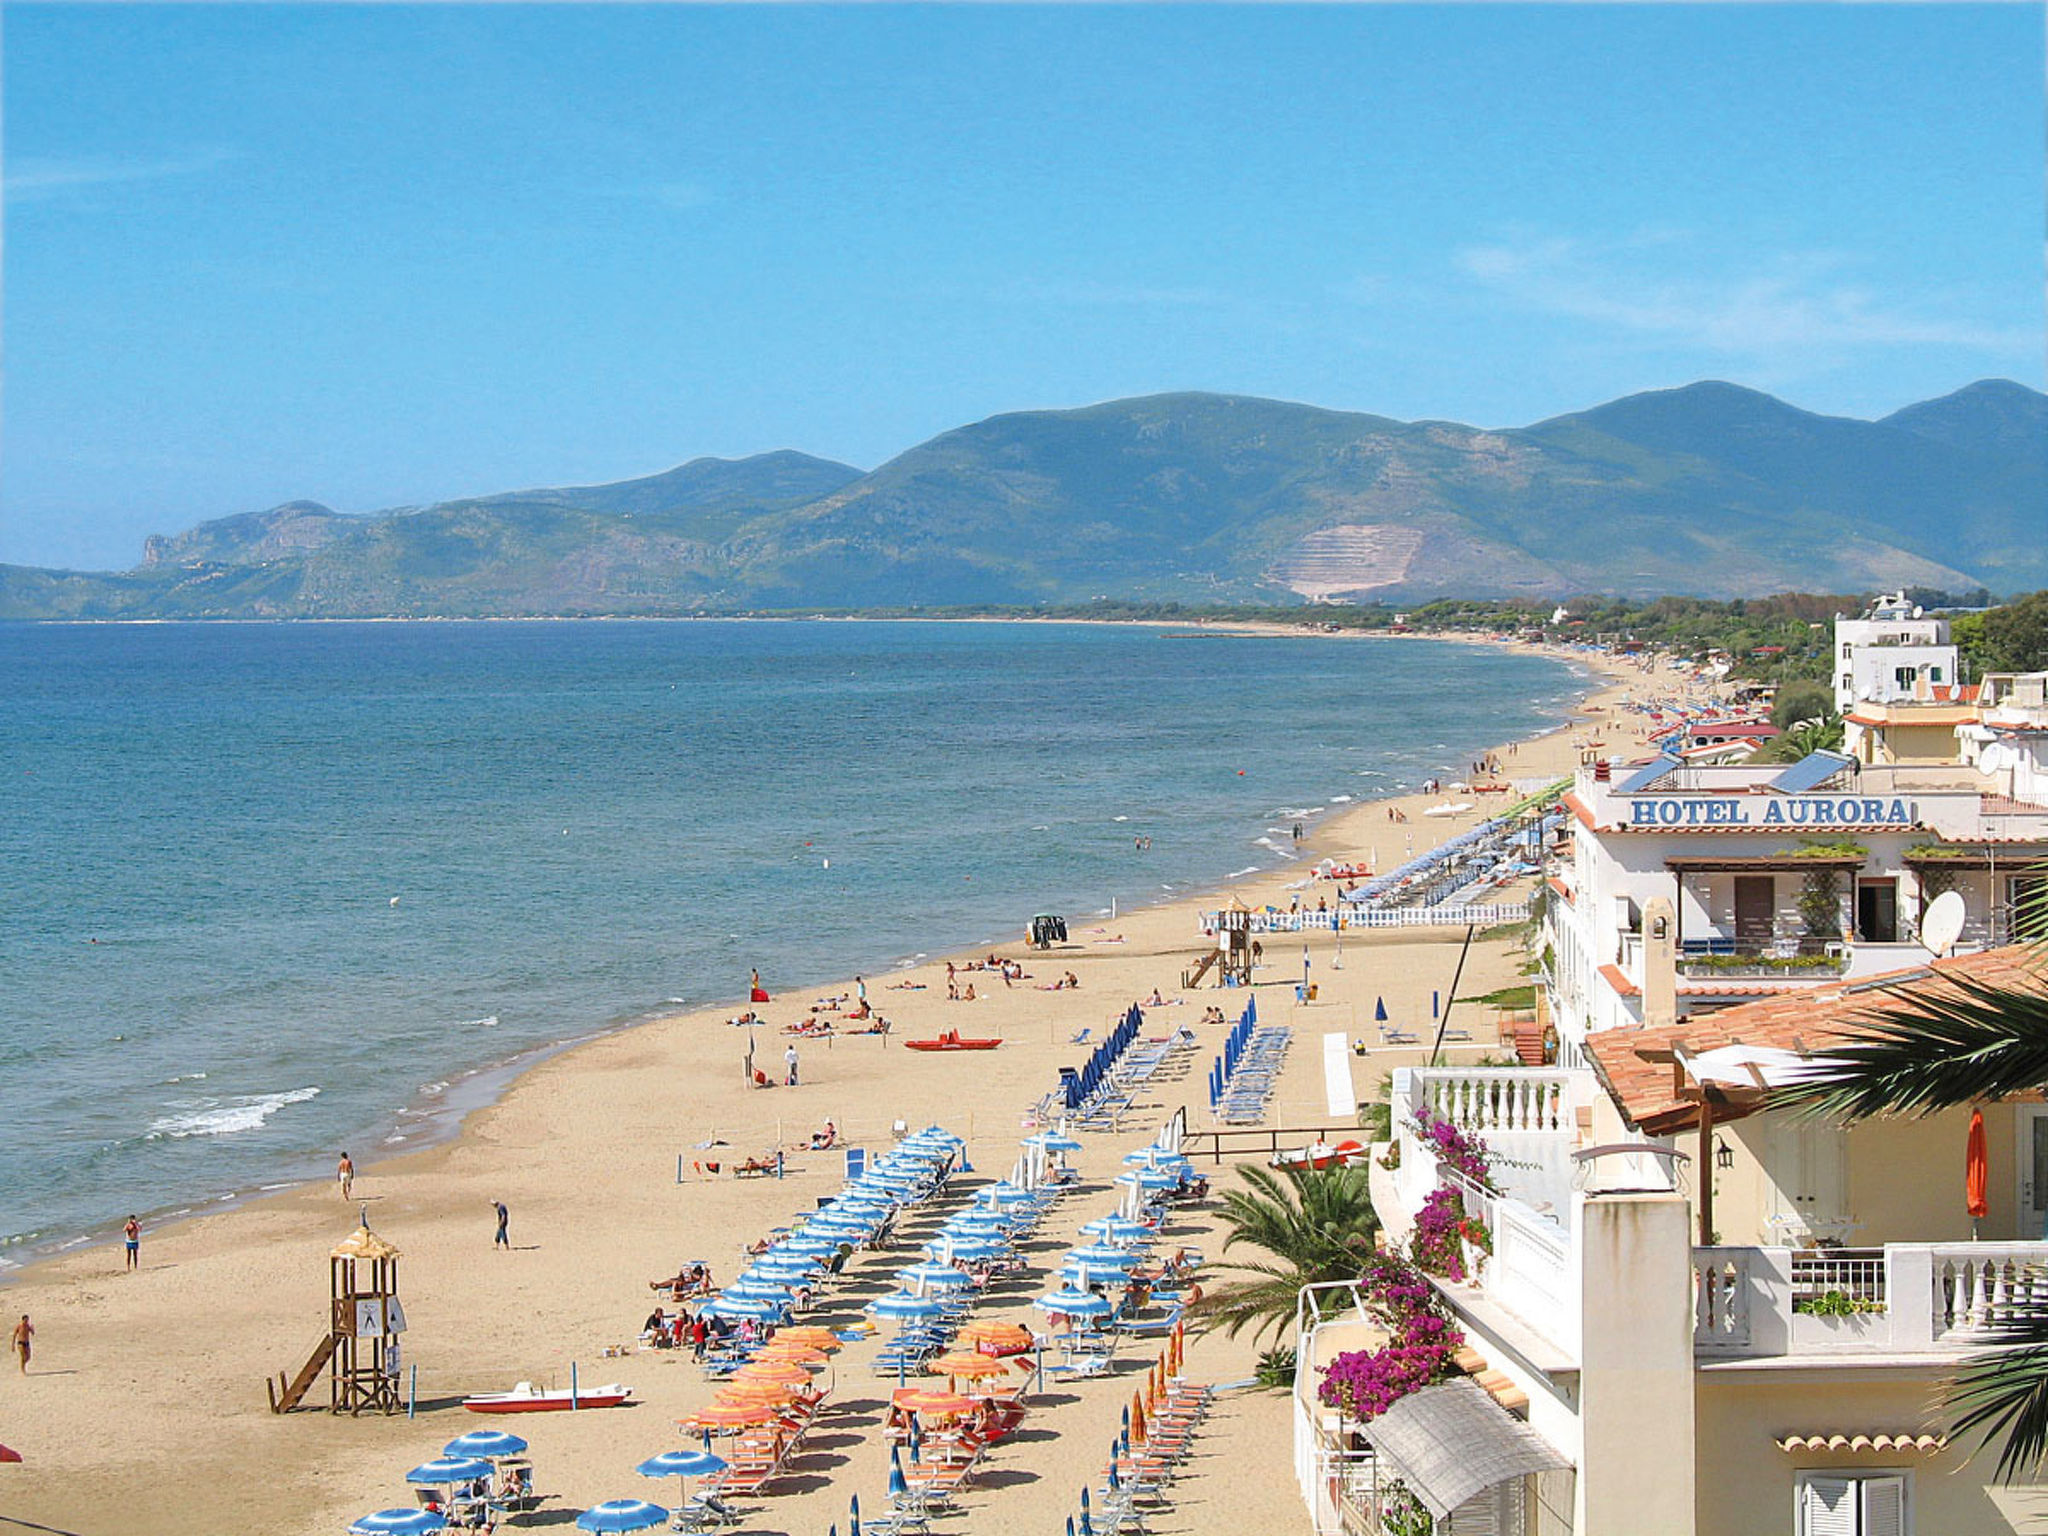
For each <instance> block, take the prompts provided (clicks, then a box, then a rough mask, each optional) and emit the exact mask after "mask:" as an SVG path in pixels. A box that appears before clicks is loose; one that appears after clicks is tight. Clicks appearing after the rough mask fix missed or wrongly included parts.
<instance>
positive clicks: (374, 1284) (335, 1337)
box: [264, 1210, 405, 1416]
mask: <svg viewBox="0 0 2048 1536" xmlns="http://www.w3.org/2000/svg"><path fill="white" fill-rule="evenodd" d="M327 1276H328V1280H327V1284H328V1325H327V1337H325V1338H324V1339H322V1340H321V1341H320V1342H319V1343H318V1344H317V1345H315V1346H314V1348H313V1353H312V1355H311V1357H310V1358H308V1359H307V1361H306V1363H305V1365H304V1366H302V1367H301V1368H300V1370H299V1374H298V1375H297V1376H295V1377H293V1378H292V1379H291V1380H290V1381H286V1380H285V1376H284V1372H282V1371H279V1372H278V1373H277V1380H275V1381H266V1382H265V1383H264V1386H265V1387H266V1388H267V1389H268V1391H269V1393H270V1411H271V1412H272V1413H289V1412H290V1411H291V1410H292V1409H294V1408H296V1407H297V1406H298V1405H299V1403H300V1401H301V1400H302V1399H303V1398H304V1397H305V1395H306V1393H307V1392H308V1391H309V1390H311V1388H312V1385H313V1383H314V1382H316V1381H318V1380H319V1379H320V1373H321V1372H322V1371H323V1370H328V1369H329V1368H330V1367H331V1368H332V1370H331V1375H330V1378H329V1392H328V1411H329V1412H331V1413H347V1414H349V1415H351V1416H354V1415H356V1414H360V1413H366V1412H367V1413H396V1412H397V1411H398V1410H399V1409H400V1408H401V1407H403V1406H404V1404H403V1403H401V1402H400V1401H399V1396H398V1376H399V1345H398V1336H399V1335H400V1334H401V1333H403V1332H405V1309H404V1308H403V1307H402V1306H400V1305H399V1301H398V1249H397V1248H395V1247H393V1246H392V1245H391V1244H390V1243H388V1242H386V1241H385V1240H384V1239H383V1238H381V1237H379V1236H378V1235H377V1234H376V1233H374V1232H372V1231H371V1230H370V1221H369V1213H368V1211H367V1210H365V1211H364V1213H363V1216H362V1224H361V1225H360V1226H358V1227H357V1228H356V1230H355V1231H353V1232H351V1233H350V1234H349V1235H348V1236H347V1237H346V1238H344V1239H343V1240H342V1241H341V1242H340V1243H339V1244H337V1245H336V1246H335V1249H334V1251H333V1252H332V1253H330V1254H329V1255H328V1256H327Z"/></svg>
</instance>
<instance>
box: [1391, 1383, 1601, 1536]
mask: <svg viewBox="0 0 2048 1536" xmlns="http://www.w3.org/2000/svg"><path fill="white" fill-rule="evenodd" d="M1359 1433H1360V1434H1361V1435H1363V1436H1364V1437H1365V1439H1366V1440H1367V1442H1369V1443H1370V1444H1371V1446H1372V1448H1373V1451H1374V1453H1375V1454H1377V1455H1378V1456H1379V1458H1380V1459H1381V1460H1382V1461H1384V1462H1386V1463H1387V1464H1388V1466H1389V1467H1390V1468H1391V1469H1392V1470H1393V1471H1394V1472H1395V1473H1396V1474H1397V1475H1398V1476H1399V1477H1400V1479H1401V1481H1403V1482H1404V1483H1406V1484H1407V1485H1408V1488H1409V1491H1410V1492H1412V1493H1413V1494H1414V1495H1415V1496H1416V1498H1418V1499H1420V1500H1421V1501H1422V1503H1423V1505H1424V1507H1425V1508H1427V1509H1428V1510H1429V1512H1430V1514H1431V1516H1432V1517H1434V1518H1435V1519H1438V1520H1441V1519H1443V1518H1444V1517H1445V1516H1447V1515H1448V1514H1450V1512H1451V1511H1452V1510H1454V1509H1456V1508H1457V1507H1458V1506H1459V1505H1461V1504H1463V1503H1465V1502H1466V1501H1467V1500H1469V1499H1473V1498H1476V1497H1478V1496H1479V1495H1480V1494H1482V1493H1484V1492H1486V1490H1487V1489H1489V1488H1492V1487H1495V1486H1496V1485H1498V1484H1500V1483H1505V1482H1507V1481H1509V1480H1510V1479H1513V1478H1517V1477H1525V1476H1527V1475H1528V1474H1529V1473H1531V1472H1551V1471H1555V1470H1557V1469H1559V1468H1562V1467H1568V1466H1570V1465H1571V1463H1570V1462H1569V1461H1567V1460H1566V1459H1565V1458H1564V1457H1563V1456H1561V1455H1559V1454H1558V1452H1557V1451H1556V1450H1555V1449H1553V1448H1552V1446H1551V1444H1550V1442H1549V1441H1547V1440H1545V1439H1544V1438H1543V1437H1542V1436H1541V1435H1539V1434H1537V1433H1536V1431H1535V1430H1533V1429H1531V1428H1530V1427H1529V1426H1528V1425H1526V1424H1524V1423H1523V1422H1522V1421H1521V1420H1520V1419H1517V1418H1515V1417H1513V1416H1512V1415H1510V1414H1509V1413H1508V1412H1507V1410H1506V1409H1504V1408H1502V1407H1501V1406H1500V1405H1499V1404H1498V1403H1496V1402H1495V1401H1494V1400H1493V1399H1492V1398H1490V1397H1488V1396H1487V1395H1486V1393H1485V1392H1484V1391H1483V1390H1481V1389H1480V1387H1479V1386H1478V1385H1476V1384H1475V1383H1474V1382H1472V1381H1470V1380H1469V1379H1467V1378H1465V1377H1462V1376H1461V1377H1458V1378H1457V1379H1455V1380H1453V1381H1447V1382H1444V1383H1442V1384H1441V1385H1439V1386H1434V1387H1424V1388H1423V1389H1422V1390H1421V1391H1420V1392H1411V1393H1409V1394H1408V1396H1406V1397H1404V1398H1402V1399H1401V1400H1400V1401H1399V1402H1398V1403H1396V1404H1394V1406H1393V1407H1391V1408H1389V1409H1388V1410H1387V1411H1386V1412H1385V1413H1383V1414H1381V1415H1380V1416H1379V1417H1378V1418H1376V1419H1373V1420H1371V1421H1370V1422H1369V1423H1366V1424H1363V1425H1360V1426H1359Z"/></svg>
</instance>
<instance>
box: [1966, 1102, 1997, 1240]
mask: <svg viewBox="0 0 2048 1536" xmlns="http://www.w3.org/2000/svg"><path fill="white" fill-rule="evenodd" d="M1990 1191H1991V1158H1990V1154H1989V1153H1988V1152H1987V1151H1986V1149H1985V1145H1984V1111H1983V1110H1981V1109H1973V1110H1971V1111H1970V1138H1969V1143H1968V1150H1967V1151H1966V1152H1965V1153H1964V1154H1963V1197H1964V1199H1965V1200H1966V1201H1967V1202H1968V1204H1969V1210H1970V1237H1971V1239H1972V1240H1973V1241H1974V1240H1975V1239H1976V1236H1977V1223H1978V1222H1980V1221H1982V1220H1983V1219H1984V1218H1985V1217H1986V1216H1988V1215H1990V1214H1991V1197H1990Z"/></svg>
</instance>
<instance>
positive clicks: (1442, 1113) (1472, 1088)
mask: <svg viewBox="0 0 2048 1536" xmlns="http://www.w3.org/2000/svg"><path fill="white" fill-rule="evenodd" d="M1416 1076H1417V1078H1418V1079H1419V1082H1418V1087H1419V1090H1420V1092H1419V1099H1418V1102H1419V1103H1420V1104H1423V1105H1426V1106H1428V1108H1429V1110H1430V1112H1431V1113H1432V1114H1435V1115H1437V1116H1439V1117H1440V1118H1442V1119H1445V1120H1448V1121H1450V1123H1451V1124H1453V1125H1455V1126H1456V1127H1457V1128H1458V1129H1459V1130H1461V1131H1469V1132H1471V1133H1472V1134H1474V1135H1477V1136H1494V1135H1500V1134H1503V1133H1512V1132H1518V1131H1569V1130H1571V1129H1573V1126H1572V1114H1571V1108H1572V1106H1571V1077H1570V1075H1569V1074H1568V1073H1564V1072H1551V1071H1538V1070H1535V1069H1532V1068H1527V1067H1520V1068H1517V1067H1478V1068H1472V1069H1469V1070H1466V1069H1453V1070H1447V1071H1436V1070H1431V1071H1424V1072H1419V1073H1417V1074H1416ZM1411 1113H1412V1108H1411Z"/></svg>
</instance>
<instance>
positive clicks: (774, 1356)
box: [754, 1340, 832, 1371]
mask: <svg viewBox="0 0 2048 1536" xmlns="http://www.w3.org/2000/svg"><path fill="white" fill-rule="evenodd" d="M754 1359H755V1360H756V1361H757V1362H758V1361H770V1362H773V1363H776V1364H784V1365H803V1366H808V1367H810V1368H811V1369H812V1370H814V1371H822V1370H824V1369H825V1367H826V1366H828V1365H830V1364H831V1363H832V1357H831V1356H830V1355H828V1354H826V1353H825V1351H824V1350H822V1349H813V1348H811V1346H810V1345H808V1344H795V1343H792V1344H784V1343H782V1342H781V1341H779V1340H778V1341H777V1342H775V1343H773V1344H769V1345H767V1346H765V1347H764V1348H763V1349H762V1350H761V1352H760V1353H759V1354H757V1355H755V1356H754Z"/></svg>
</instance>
